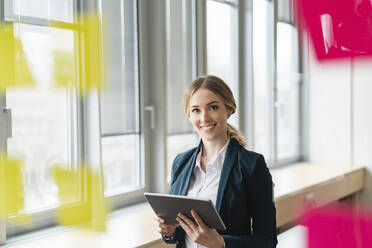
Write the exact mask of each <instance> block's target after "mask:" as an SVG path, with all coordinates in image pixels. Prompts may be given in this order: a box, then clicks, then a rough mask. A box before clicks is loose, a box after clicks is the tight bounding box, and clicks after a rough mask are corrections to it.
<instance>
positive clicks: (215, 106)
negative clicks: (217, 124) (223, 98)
mask: <svg viewBox="0 0 372 248" xmlns="http://www.w3.org/2000/svg"><path fill="white" fill-rule="evenodd" d="M209 109H210V110H217V109H218V106H217V105H212V106H210V107H209Z"/></svg>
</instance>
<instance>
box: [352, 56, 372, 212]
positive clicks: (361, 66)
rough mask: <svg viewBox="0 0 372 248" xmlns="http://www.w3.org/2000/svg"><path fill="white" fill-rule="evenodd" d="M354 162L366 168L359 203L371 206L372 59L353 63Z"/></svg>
mask: <svg viewBox="0 0 372 248" xmlns="http://www.w3.org/2000/svg"><path fill="white" fill-rule="evenodd" d="M353 68H354V73H353V74H354V77H353V79H354V94H353V105H354V106H353V109H354V114H353V116H354V118H353V120H354V122H353V125H354V128H353V132H354V143H353V144H354V161H355V164H361V165H364V166H366V167H367V176H366V177H365V182H366V186H365V189H364V190H363V191H362V193H361V194H360V200H361V203H364V204H368V205H369V206H372V175H371V173H372V59H370V60H369V61H368V60H364V61H356V62H355V63H354V67H353Z"/></svg>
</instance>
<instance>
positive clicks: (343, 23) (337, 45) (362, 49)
mask: <svg viewBox="0 0 372 248" xmlns="http://www.w3.org/2000/svg"><path fill="white" fill-rule="evenodd" d="M297 7H298V8H297V10H298V11H297V13H298V18H299V20H301V23H302V24H304V25H303V26H302V27H303V28H305V29H307V30H308V31H309V34H310V37H311V41H312V44H313V46H314V48H315V52H316V55H317V58H318V59H319V60H326V59H334V58H346V57H354V56H371V55H372V1H371V0H311V1H309V0H297Z"/></svg>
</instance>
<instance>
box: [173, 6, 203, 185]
mask: <svg viewBox="0 0 372 248" xmlns="http://www.w3.org/2000/svg"><path fill="white" fill-rule="evenodd" d="M195 4H196V2H195V1H194V0H192V1H189V0H169V1H167V10H168V11H167V60H168V61H167V67H168V70H167V72H168V73H167V104H166V105H167V179H168V182H169V181H170V172H171V168H172V163H173V160H174V158H175V157H176V155H177V154H178V153H181V152H185V151H187V150H189V149H191V148H193V147H195V146H196V145H197V142H198V135H197V134H195V133H194V132H193V128H192V126H191V124H190V123H189V121H188V120H187V118H186V115H185V111H184V106H183V94H184V92H185V90H186V88H187V86H188V85H189V84H190V83H191V81H192V80H193V79H195V78H196V26H195V25H196V23H195V14H196V12H195V7H196V6H195ZM180 30H181V32H180Z"/></svg>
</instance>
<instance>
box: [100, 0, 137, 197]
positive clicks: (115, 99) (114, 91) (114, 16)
mask: <svg viewBox="0 0 372 248" xmlns="http://www.w3.org/2000/svg"><path fill="white" fill-rule="evenodd" d="M101 6H102V16H103V27H104V30H105V31H104V39H105V40H104V43H105V47H106V49H105V50H104V53H105V57H106V59H107V63H106V71H107V85H108V87H107V88H105V89H104V90H103V92H102V94H101V142H102V166H103V172H104V179H105V180H104V181H105V194H106V195H107V196H113V195H121V194H124V193H126V192H129V191H133V190H136V189H138V188H140V187H143V181H142V176H143V175H142V174H143V173H142V172H141V161H140V156H141V152H140V151H141V149H140V147H141V128H140V106H139V104H140V102H139V99H140V95H139V87H140V85H139V78H138V49H137V46H138V45H137V44H138V38H137V14H136V13H137V4H136V1H133V0H125V1H124V0H120V1H101ZM141 173H142V174H141Z"/></svg>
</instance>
